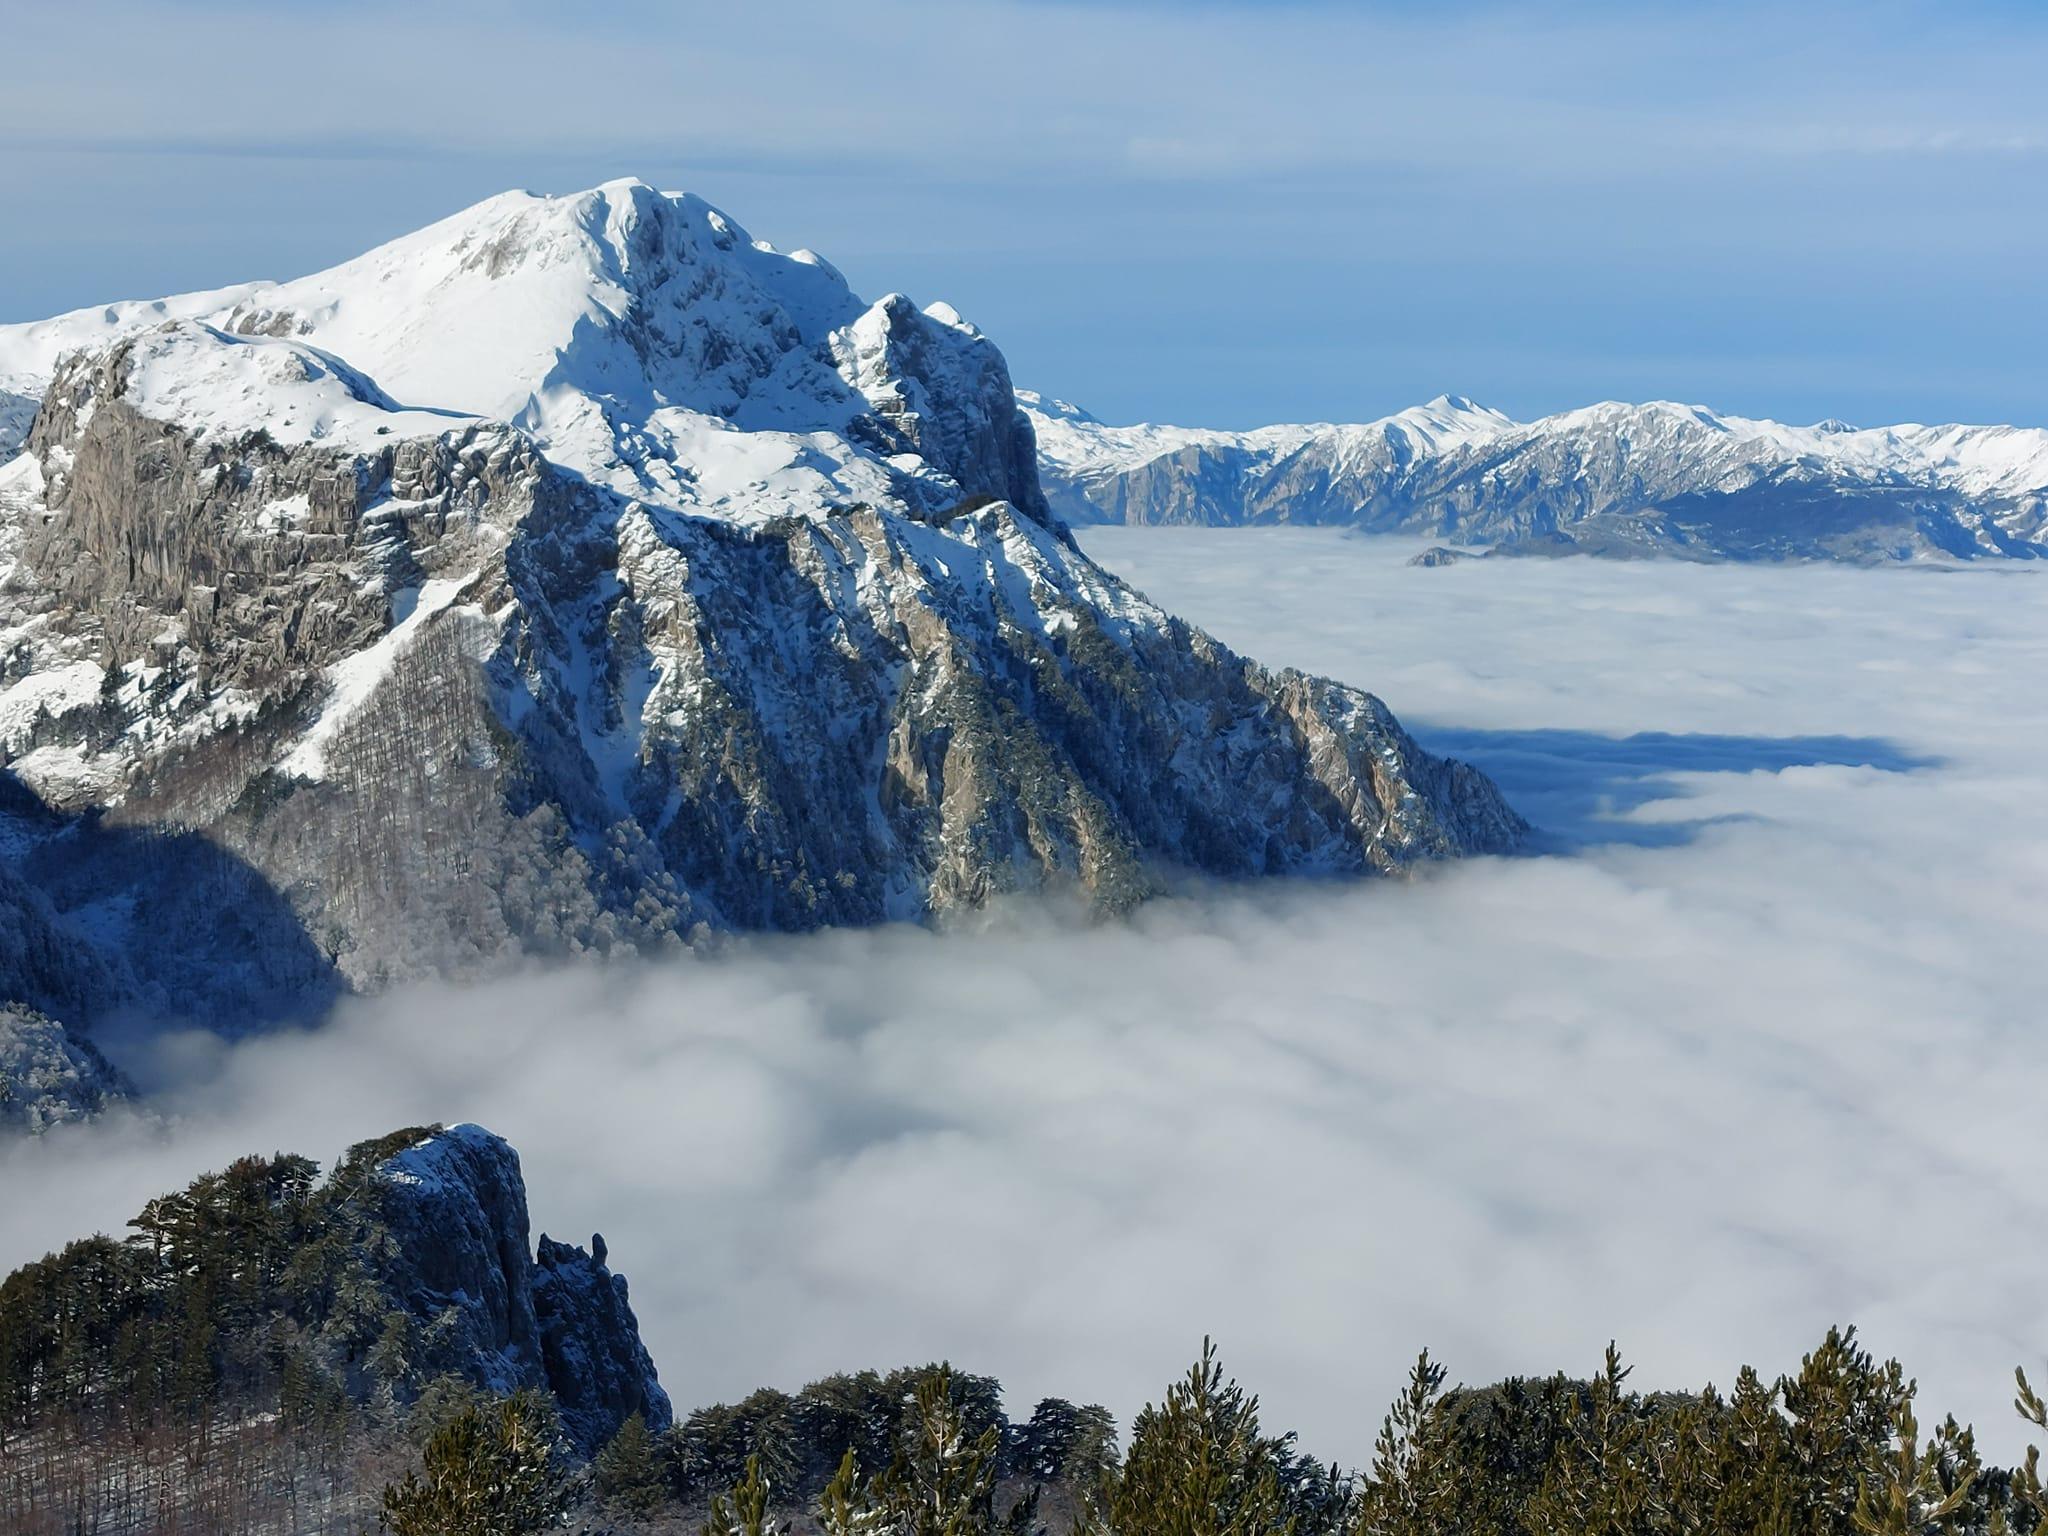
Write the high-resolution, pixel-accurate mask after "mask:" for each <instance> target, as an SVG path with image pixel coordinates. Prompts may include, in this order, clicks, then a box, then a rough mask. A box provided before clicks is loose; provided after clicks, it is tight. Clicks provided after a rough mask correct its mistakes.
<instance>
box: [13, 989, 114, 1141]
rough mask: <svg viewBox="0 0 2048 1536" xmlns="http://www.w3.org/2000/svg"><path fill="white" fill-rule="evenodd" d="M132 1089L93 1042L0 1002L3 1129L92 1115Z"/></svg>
mask: <svg viewBox="0 0 2048 1536" xmlns="http://www.w3.org/2000/svg"><path fill="white" fill-rule="evenodd" d="M128 1094H129V1088H128V1084H127V1083H126V1081H125V1080H124V1079H123V1078H122V1076H121V1074H120V1073H119V1072H117V1071H115V1070H114V1068H113V1066H112V1064H110V1063H109V1062H108V1061H107V1059H106V1057H104V1056H102V1055H101V1054H100V1053H99V1052H98V1051H97V1050H95V1049H94V1048H93V1045H92V1042H90V1041H89V1040H86V1039H83V1038H82V1037H80V1036H78V1035H75V1034H73V1033H72V1032H71V1031H69V1030H67V1029H66V1028H65V1027H64V1026H63V1025H62V1024H60V1023H58V1022H57V1021H56V1020H55V1019H52V1018H49V1017H46V1016H45V1015H43V1014H41V1013H38V1012H36V1011H35V1010H34V1009H31V1008H24V1007H21V1006H19V1005H0V1134H5V1133H8V1132H20V1131H26V1132H28V1133H29V1134H30V1135H37V1134H40V1133H41V1132H43V1131H46V1130H48V1129H49V1128H50V1127H51V1126H54V1125H62V1124H64V1123H65V1122H67V1121H73V1120H87V1119H90V1118H91V1117H92V1116H94V1115H96V1114H98V1113H99V1112H100V1111H101V1110H102V1109H104V1108H106V1106H107V1105H108V1104H109V1103H110V1102H112V1101H114V1100H116V1099H121V1098H126V1097H127V1096H128Z"/></svg>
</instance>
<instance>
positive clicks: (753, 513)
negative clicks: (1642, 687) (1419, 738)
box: [0, 183, 1522, 985]
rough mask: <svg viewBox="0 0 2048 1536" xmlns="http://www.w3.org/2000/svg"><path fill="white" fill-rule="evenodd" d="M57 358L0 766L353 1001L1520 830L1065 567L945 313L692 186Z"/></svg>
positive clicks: (1413, 849) (5, 536) (1025, 444)
mask: <svg viewBox="0 0 2048 1536" xmlns="http://www.w3.org/2000/svg"><path fill="white" fill-rule="evenodd" d="M66 346H71V347H74V348H77V350H74V351H72V352H70V353H68V354H67V353H66V352H65V350H64V349H65V347H66ZM10 359H11V360H12V361H11V362H10ZM10 369H11V370H12V371H10ZM38 369H40V370H42V371H41V372H40V373H38V372H37V370H38ZM30 378H33V379H34V380H37V381H39V382H36V383H35V386H34V387H35V388H37V389H38V390H39V391H40V394H41V402H42V403H41V407H40V410H39V412H38V414H37V417H36V421H35V425H34V428H33V431H32V433H31V437H30V443H29V450H28V452H26V453H25V454H23V455H21V456H20V457H18V458H17V459H15V460H14V461H13V462H12V463H10V464H8V465H6V466H4V467H0V762H4V764H5V765H6V766H7V767H8V768H9V771H11V772H12V773H13V774H14V775H16V776H18V778H19V779H20V780H21V781H22V782H23V783H25V784H26V785H28V786H29V787H31V788H32V789H33V790H34V791H35V792H36V793H37V794H38V795H39V796H40V797H41V798H42V799H43V800H44V801H46V802H48V803H49V804H50V805H51V806H53V807H55V808H56V809H58V810H60V811H63V812H66V813H69V814H73V815H77V814H81V813H85V812H88V811H90V812H95V813H103V819H104V821H105V822H106V823H107V824H110V825H113V826H116V827H126V828H131V829H143V828H147V829H153V830H154V829H163V828H166V827H168V828H175V829H181V830H183V831H186V832H191V833H197V834H201V835H203V836H204V838H205V839H206V840H207V841H208V842H210V843H211V844H212V845H214V846H216V847H218V848H219V849H220V850H221V851H222V853H223V856H224V857H227V858H229V859H231V860H233V861H234V863H235V864H236V865H237V866H238V867H242V868H246V869H248V870H250V871H253V872H255V873H257V874H258V875H259V876H260V877H261V878H262V879H263V880H264V881H266V882H267V883H268V885H269V886H270V887H271V889H272V890H273V891H274V892H275V893H276V894H277V897H278V898H279V900H280V901H281V902H282V903H284V904H285V905H286V906H287V907H288V909H289V911H290V913H291V914H292V917H293V918H294V920H295V921H296V922H297V924H298V925H299V927H300V929H301V931H302V933H303V934H304V935H306V936H307V940H308V941H309V942H310V944H311V945H312V947H313V948H314V949H315V950H317V951H318V953H319V954H320V955H321V956H322V957H323V958H324V959H326V960H327V961H328V962H329V963H330V964H331V965H332V966H333V967H334V968H335V969H336V970H337V971H338V973H339V974H341V975H343V976H345V977H346V978H347V979H348V980H349V981H350V982H351V983H352V984H356V985H377V984H381V983H383V982H385V981H388V980H391V979H394V978H397V977H403V976H408V975H415V974H420V973H422V972H431V971H439V972H451V971H452V972H465V971H470V970H474V969H478V968H481V967H485V966H489V965H493V964H497V963H501V962H502V961H503V960H505V959H507V958H511V957H516V956H518V955H522V954H536V953H540V954H549V953H574V952H580V951H586V950H596V951H609V950H613V949H617V948H621V947H629V948H632V949H635V950H640V951H645V950H648V949H650V948H660V947H662V946H665V945H669V944H675V943H678V942H683V941H686V940H687V939H688V938H689V937H690V936H691V935H692V934H694V933H696V932H698V931H700V930H703V929H721V928H746V927H776V928H802V927H809V926H814V925H818V924H824V923H865V922H876V921H882V920H886V919H897V918H924V917H931V916H934V915H940V914H943V913H945V912H947V911H949V910H952V909H956V908H959V907H963V906H970V905H974V904H976V903H980V902H983V901H986V900H987V899H989V898H990V897H992V896H994V895H996V894H998V893H1001V892H1004V891H1009V890H1017V889H1033V888H1037V887H1039V886H1043V885H1047V884H1070V885H1073V886H1076V887H1078V888H1079V889H1080V890H1082V891H1083V892H1084V893H1085V894H1086V895H1087V896H1088V897H1089V899H1091V900H1092V901H1094V902H1096V903H1097V904H1099V905H1101V906H1104V907H1107V908H1112V909H1113V908H1116V907H1120V906H1122V905H1125V904H1127V903H1129V902H1130V901H1133V900H1135V899H1137V898H1138V897H1139V896H1141V895H1142V894H1143V893H1144V892H1146V891H1147V890H1149V889H1151V888H1153V887H1154V886H1155V885H1157V884H1158V883H1159V882H1160V880H1161V879H1162V878H1170V877H1172V876H1173V875H1174V874H1175V873H1177V872H1182V871H1196V872H1203V873H1209V874H1218V875H1226V876H1241V875H1255V874H1284V873H1289V872H1315V873H1347V872H1355V873H1364V872H1374V871H1380V872H1386V871H1395V870H1399V869H1402V868H1405V867H1407V866H1408V865H1409V864H1411V863H1412V862H1413V861H1415V860H1417V859H1421V858H1433V857H1442V856H1448V855H1456V854H1464V853H1478V852H1490V851H1501V850H1506V849H1508V848H1511V847H1513V846H1514V845H1515V843H1516V840H1517V839H1518V837H1519V835H1520V833H1521V830H1522V827H1521V823H1520V821H1519V820H1518V819H1517V818H1516V817H1515V815H1514V813H1513V812H1512V811H1511V810H1509V809H1508V808H1507V807H1506V806H1505V805H1504V804H1503V803H1502V802H1501V800H1500V797H1499V796H1498V794H1497V793H1496V792H1495V791H1494V789H1493V787H1492V786H1491V785H1490V784H1489V783H1488V782H1487V781H1486V780H1485V779H1484V778H1483V777H1482V776H1481V775H1479V774H1477V773H1476V772H1474V771H1473V770H1471V769H1469V768H1464V767H1461V766H1459V765H1455V764H1447V763H1442V762H1439V761H1437V760H1435V759H1433V758H1431V757H1429V756H1428V755H1427V754H1425V753H1423V752H1422V751H1421V750H1420V749H1419V748H1417V747H1416V745H1415V743H1414V742H1413V741H1412V740H1411V739H1410V738H1409V737H1408V736H1407V735H1406V734H1405V733H1404V732H1402V731H1401V729H1400V727H1399V726H1398V724H1396V723H1395V721H1394V720H1393V718H1392V716H1391V715H1390V714H1389V713H1388V712H1387V711H1386V709H1385V708H1384V707H1383V706H1382V705H1381V704H1380V703H1379V702H1378V701H1377V700H1375V699H1372V698H1371V697H1370V696H1369V695H1366V694H1363V693H1360V692H1358V691H1356V690H1353V689H1348V688H1343V687H1339V686H1338V685H1335V684H1330V683H1325V682H1322V681H1320V680H1315V679H1309V678H1304V677H1300V676H1298V675H1295V674H1292V673H1287V672H1281V673H1273V672H1268V671H1266V670H1265V669H1263V668H1260V667H1258V666H1256V665H1254V664H1252V663H1250V662H1247V661H1245V660H1243V659H1242V658H1239V657H1237V656H1235V655H1233V654H1232V653H1231V652H1229V651H1228V650H1226V649H1225V648H1223V647H1222V646H1220V645H1218V644H1216V643H1215V642H1214V641H1213V640H1211V639H1209V638H1208V637H1207V636H1205V635H1203V634H1201V633H1200V632H1199V631H1197V630H1194V629H1191V628H1189V627H1188V626H1186V625H1184V624H1181V623H1179V622H1178V621H1176V620H1173V619H1171V618H1170V617H1168V616H1167V615H1165V614H1163V613H1161V612H1160V611H1159V610H1158V609H1156V608H1154V607H1153V606H1152V605H1150V604H1149V603H1147V602H1145V601H1144V599H1143V598H1141V597H1140V596H1138V595H1137V594H1136V593H1134V592H1132V591H1130V590H1129V589H1128V588H1126V587H1124V586H1123V585H1122V584H1121V583H1120V582H1118V581H1117V580H1116V579H1115V578H1114V577H1112V576H1110V575H1109V574H1108V573H1106V572H1104V571H1102V570H1101V569H1100V568H1099V567H1097V566H1095V565H1094V564H1093V563H1092V562H1091V561H1089V560H1088V559H1087V557H1086V556H1085V555H1083V554H1082V553H1081V552H1080V551H1079V549H1078V548H1077V547H1076V546H1075V545H1074V543H1073V541H1072V540H1071V538H1070V537H1069V535H1068V534H1067V532H1066V530H1065V528H1064V527H1063V526H1062V525H1061V524H1060V522H1059V521H1058V520H1057V519H1056V518H1055V517H1054V516H1053V515H1052V514H1051V513H1050V511H1049V510H1048V509H1047V507H1046V505H1045V502H1044V499H1043V497H1042V495H1041V493H1040V489H1039V483H1038V478H1037V470H1036V454H1035V447H1034V438H1033V434H1032V430H1031V426H1030V423H1029V421H1028V419H1027V418H1026V416H1025V415H1024V414H1023V413H1022V412H1020V411H1019V410H1018V409H1017V408H1016V405H1015V401H1014V397H1013V393H1012V390H1011V387H1010V380H1009V375H1008V371H1007V368H1006V367H1005V365H1004V363H1003V360H1002V355H1001V353H1000V352H998V351H997V350H996V349H995V347H994V346H993V345H991V344H990V343H989V342H988V340H987V339H986V338H985V337H983V336H981V335H980V333H979V332H977V331H975V330H974V329H973V328H972V327H971V326H968V325H966V324H965V323H964V322H963V321H961V320H960V319H959V317H958V316H957V315H954V314H953V313H952V312H951V311H950V310H948V309H946V308H945V307H944V306H934V307H932V308H931V309H929V310H925V311H919V310H918V309H916V308H915V307H914V306H912V305H911V304H910V303H909V302H908V301H907V300H904V299H902V298H901V297H900V296H895V295H892V296H890V297H888V298H885V299H883V300H882V301H880V302H879V303H877V304H874V305H865V304H863V303H862V302H861V301H860V300H859V299H858V298H856V297H855V296H854V295H853V294H852V293H851V292H850V291H849V290H848V289H847V288H846V285H845V283H844V281H843V280H842V279H840V278H839V276H838V274H837V273H835V272H833V271H832V269H831V268H830V267H829V266H827V265H826V264H825V263H823V262H822V261H820V260H819V259H818V258H816V257H814V256H811V255H809V254H808V253H805V252H798V253H796V254H795V255H789V256H785V255H782V254H780V253H778V252H775V251H773V250H771V249H769V248H768V247H765V246H763V245H761V244H759V243H757V242H754V241H752V240H751V239H750V238H749V237H747V236H746V234H745V232H744V231H742V230H740V229H739V228H738V227H737V226H736V225H734V224H733V223H732V222H731V221H730V220H728V219H727V218H725V216H724V215H722V214H720V213H718V212H717V210H715V209H712V208H710V207H708V205H705V204H703V203H702V202H701V201H699V200H697V199H694V198H689V197H681V196H672V195H667V194H661V193H657V192H655V191H653V190H652V189H651V188H648V187H645V186H643V185H641V184H638V183H615V184H612V185H609V186H607V187H604V188H600V189H598V190H597V191H595V192H592V193H587V194H582V195H580V196H578V197H574V198H559V199H546V198H534V197H527V196H523V195H518V196H508V197H506V198H500V199H494V200H493V201H492V202H490V203H486V204H484V205H481V206H480V207H479V208H477V209H473V210H470V211H469V212H468V213H466V214H463V215H459V216H457V218H455V219H452V220H449V221H447V222H446V223H444V224H442V225H437V226H434V227H432V228H430V229H428V230H426V231H423V232H421V234H420V235H417V236H414V237H409V238H408V239H407V240H404V241H400V242H396V243H395V244H394V245H393V246H390V247H386V248H384V249H382V250H380V251H377V252H372V253H371V254H370V255H368V256H366V257H363V258H361V259H360V260H359V261H357V262H353V263H349V264H348V265H346V266H344V267H342V268H337V269H335V270H334V271H333V272H329V273H324V274H320V275H318V276H315V277H312V278H307V279H304V280H302V281H300V282H298V283H293V284H284V285H270V284H266V285H252V286H250V287H248V288H244V289H236V290H226V291H223V292H221V293H216V294H211V295H194V296H188V297H187V298H185V299H180V300H168V301H162V302H160V303H157V304H154V305H149V306H115V307H111V308H109V309H106V310H96V311H91V312H82V313H81V314H80V315H78V316H72V317H65V318H63V319H60V320H59V321H53V322H48V323H47V324H45V325H42V326H38V327H26V328H13V329H12V330H6V329H0V383H5V382H6V381H7V380H9V379H12V380H16V381H17V382H16V383H14V384H13V385H12V386H10V387H15V388H27V387H29V386H28V385H25V384H22V383H20V382H19V381H20V380H22V379H30ZM4 862H6V858H5V855H4V854H0V863H4Z"/></svg>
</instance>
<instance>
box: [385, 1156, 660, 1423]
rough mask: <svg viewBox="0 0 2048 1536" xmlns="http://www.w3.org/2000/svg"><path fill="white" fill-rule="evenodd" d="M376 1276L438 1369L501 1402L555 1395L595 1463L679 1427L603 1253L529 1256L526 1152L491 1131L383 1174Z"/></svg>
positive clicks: (546, 1251)
mask: <svg viewBox="0 0 2048 1536" xmlns="http://www.w3.org/2000/svg"><path fill="white" fill-rule="evenodd" d="M374 1177H375V1179H376V1181H377V1186H378V1199H377V1202H376V1209H377V1218H378V1220H379V1222H380V1224H381V1226H382V1228H383V1230H384V1234H385V1240H383V1241H380V1242H379V1243H378V1244H377V1250H378V1255H379V1258H378V1262H377V1267H376V1271H375V1274H376V1279H377V1281H378V1283H379V1284H380V1285H381V1287H382V1288H383V1290H384V1292H385V1294H386V1296H387V1298H388V1300H389V1303H390V1305H391V1306H392V1307H394V1308H395V1309H397V1310H398V1311H400V1312H402V1313H403V1314H404V1315H406V1316H409V1317H410V1318H412V1319H413V1321H414V1325H415V1331H416V1333H417V1335H418V1337H419V1338H420V1339H421V1340H422V1341H423V1343H422V1345H421V1347H422V1348H423V1349H430V1350H431V1351H432V1352H433V1354H434V1356H435V1358H437V1359H442V1360H448V1361H453V1362H457V1363H458V1368H459V1370H460V1371H461V1374H463V1375H465V1376H467V1377H468V1378H469V1379H470V1380H472V1381H474V1382H476V1383H477V1384H478V1385H480V1386H483V1387H485V1388H487V1389H489V1390H490V1391H492V1392H497V1393H509V1392H516V1391H518V1390H520V1389H521V1388H525V1387H534V1388H541V1389H544V1390H546V1391H548V1392H550V1393H552V1394H553V1395H554V1398H555V1401H556V1403H557V1405H558V1406H559V1408H560V1410H561V1414H562V1423H563V1428H564V1429H565V1430H566V1431H567V1433H568V1434H569V1437H570V1439H571V1440H573V1441H574V1442H575V1443H576V1445H577V1446H578V1447H579V1448H580V1449H581V1450H582V1451H583V1452H584V1454H586V1455H588V1454H590V1453H591V1452H592V1451H594V1450H596V1449H597V1447H599V1446H601V1445H602V1444H604V1442H605V1441H606V1440H608V1439H610V1438H611V1436H612V1435H613V1434H614V1433H615V1432H616V1431H617V1430H618V1427H619V1425H621V1424H622V1423H624V1422H625V1421H626V1420H627V1419H628V1418H629V1417H631V1416H632V1415H633V1414H635V1413H638V1414H640V1415H641V1416H642V1417H643V1418H644V1419H645V1420H646V1421H647V1424H648V1427H649V1428H651V1429H654V1430H656V1431H657V1432H658V1431H660V1430H662V1429H665V1428H667V1427H668V1424H669V1422H670V1418H671V1410H670V1407H669V1400H668V1395H667V1394H666V1393H665V1392H664V1391H663V1390H662V1388H661V1383H660V1380H659V1378H658V1377H657V1375H656V1372H655V1368H654V1364H653V1362H652V1361H651V1360H650V1359H649V1358H648V1355H647V1351H646V1348H645V1347H644V1346H643V1345H642V1344H641V1342H640V1331H639V1324H638V1322H637V1321H636V1320H635V1318H634V1316H633V1311H632V1308H631V1307H630V1306H628V1305H627V1302H626V1283H625V1280H624V1279H623V1278H622V1277H620V1276H616V1275H614V1274H612V1273H611V1272H610V1270H608V1269H607V1268H606V1267H605V1262H604V1261H605V1257H606V1255H605V1252H604V1245H603V1242H602V1240H599V1239H593V1242H592V1247H593V1249H594V1250H595V1251H594V1253H590V1254H586V1253H585V1252H584V1251H583V1250H582V1249H580V1248H569V1247H567V1246H565V1245H563V1244H560V1243H552V1242H549V1241H548V1239H547V1238H546V1237H542V1238H541V1241H540V1249H539V1257H538V1261H536V1259H535V1256H534V1251H533V1249H532V1248H531V1246H530V1239H529V1229H528V1217H527V1205H526V1183H525V1180H524V1178H523V1177H522V1175H521V1172H520V1168H519V1155H518V1153H516V1152H515V1151H513V1150H512V1148H511V1146H510V1145H509V1144H508V1143H506V1142H505V1141H504V1140H503V1139H501V1138H499V1137H497V1136H494V1135H492V1134H491V1133H490V1132H489V1131H486V1130H484V1129H483V1128H482V1127H481V1126H476V1125H457V1126H452V1127H450V1128H448V1129H446V1130H440V1131H434V1132H431V1133H428V1134H426V1135H424V1136H422V1137H421V1138H420V1139H419V1140H418V1141H417V1142H416V1143H414V1144H413V1145H410V1146H407V1147H404V1148H402V1149H401V1150H398V1151H396V1152H394V1153H392V1155H391V1156H389V1157H388V1158H386V1159H385V1160H384V1161H382V1162H381V1163H379V1164H378V1165H377V1167H376V1170H375V1174H374Z"/></svg>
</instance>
